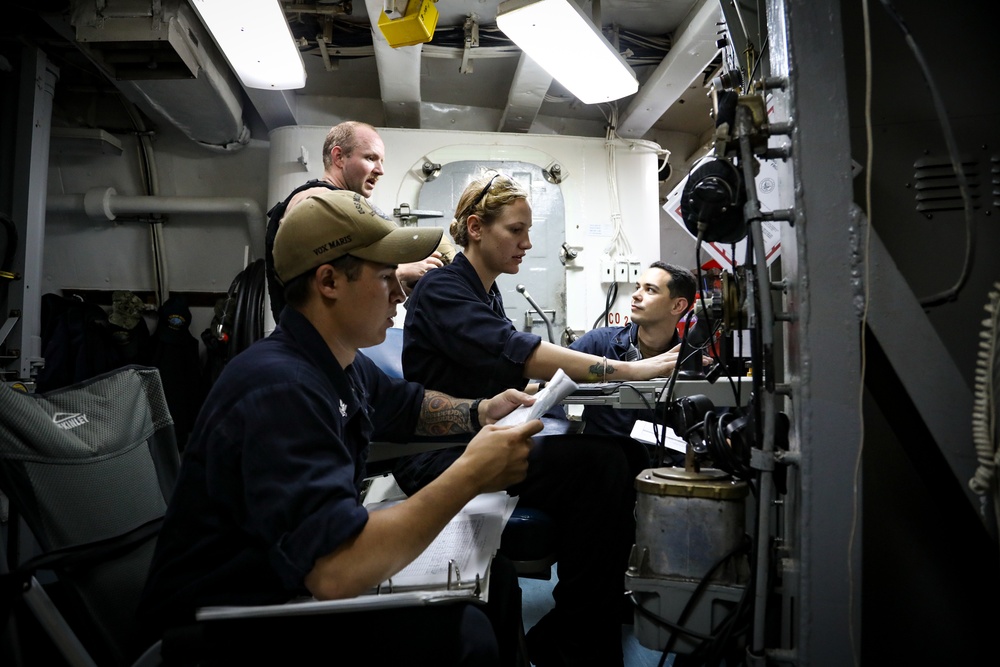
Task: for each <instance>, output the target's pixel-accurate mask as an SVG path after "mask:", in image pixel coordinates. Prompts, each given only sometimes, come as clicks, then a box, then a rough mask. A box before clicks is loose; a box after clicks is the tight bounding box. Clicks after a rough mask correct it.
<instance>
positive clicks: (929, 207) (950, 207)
mask: <svg viewBox="0 0 1000 667" xmlns="http://www.w3.org/2000/svg"><path fill="white" fill-rule="evenodd" d="M959 159H960V160H961V162H960V163H959V164H960V166H961V168H962V173H963V174H964V175H965V180H966V182H967V183H968V186H969V196H970V197H971V198H972V207H973V208H974V209H975V208H979V205H978V200H979V183H980V174H979V165H978V163H977V162H976V160H975V159H974V158H972V157H970V156H968V155H963V156H960V158H959ZM913 168H914V169H915V173H914V180H915V182H916V186H915V187H916V191H917V197H916V198H917V212H918V213H922V214H924V215H930V214H932V213H936V212H940V211H961V210H964V209H965V205H964V203H963V202H962V190H961V188H960V187H959V186H958V177H957V176H956V175H955V170H954V168H953V167H952V165H951V159H950V158H948V156H947V155H945V156H928V157H924V158H921V159H919V160H917V161H916V162H915V163H914V164H913ZM995 180H996V178H994V181H995Z"/></svg>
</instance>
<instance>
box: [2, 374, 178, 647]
mask: <svg viewBox="0 0 1000 667" xmlns="http://www.w3.org/2000/svg"><path fill="white" fill-rule="evenodd" d="M178 467H179V455H178V452H177V445H176V440H175V437H174V432H173V421H172V420H171V418H170V413H169V411H168V409H167V403H166V399H165V397H164V394H163V387H162V384H161V382H160V376H159V373H158V371H157V370H156V369H154V368H145V367H140V366H126V367H123V368H120V369H117V370H115V371H112V372H110V373H106V374H104V375H100V376H97V377H95V378H93V379H91V380H88V381H85V382H82V383H80V384H76V385H73V386H70V387H66V388H64V389H58V390H54V391H51V392H48V393H45V394H25V393H23V392H18V391H15V390H13V389H11V388H9V387H5V386H0V489H2V490H3V491H4V492H5V493H6V494H7V495H8V496H9V498H10V501H11V504H12V506H14V507H15V508H16V509H17V510H18V511H19V512H20V514H21V515H22V516H23V517H24V520H25V522H26V523H27V525H28V527H29V528H30V530H31V531H32V533H33V534H34V536H35V539H36V540H37V542H38V544H39V545H40V547H41V548H42V550H43V551H44V552H46V553H49V552H58V551H63V550H65V551H67V552H75V554H76V555H79V554H80V553H84V554H86V553H87V552H88V550H89V552H90V553H92V554H96V555H97V560H98V562H96V563H86V562H81V561H80V560H79V559H77V560H76V561H74V564H73V565H72V566H65V563H64V566H63V567H59V566H56V567H53V568H52V569H53V570H54V571H55V572H56V573H57V575H58V576H59V579H60V581H62V582H64V583H66V584H68V585H69V587H70V588H71V589H72V590H73V591H74V592H75V593H76V594H77V596H78V597H79V598H80V601H81V603H82V605H83V607H84V610H85V613H86V614H87V615H88V616H89V617H90V618H91V619H92V620H93V621H94V624H95V626H96V628H97V631H98V632H99V633H100V635H101V636H102V639H103V640H104V641H105V643H106V644H107V645H108V648H109V650H110V651H111V652H112V653H114V654H117V658H118V659H117V660H116V662H120V663H125V662H128V661H129V660H130V659H131V658H134V657H135V652H136V651H137V650H138V649H140V648H141V646H139V645H138V644H134V643H133V642H136V640H137V639H138V638H139V637H140V636H141V633H140V632H139V631H138V627H137V626H136V624H135V610H136V608H137V605H138V599H139V595H140V594H141V592H142V588H143V586H144V584H145V580H146V575H147V570H148V567H149V562H150V560H151V559H152V552H153V547H154V543H155V540H153V539H148V538H143V539H142V540H140V541H139V542H140V543H139V544H138V545H132V544H128V542H129V539H128V536H129V535H133V534H136V532H137V530H138V531H140V532H145V533H149V534H151V535H155V530H154V531H152V533H150V532H149V531H148V530H146V528H148V527H149V525H150V524H153V523H155V522H157V521H158V520H160V519H162V517H163V514H164V512H165V511H166V507H167V501H168V499H169V496H170V492H171V490H172V489H173V485H174V481H175V480H176V476H177V470H178ZM154 528H155V526H154ZM122 536H126V542H125V544H126V546H125V547H124V548H117V549H114V550H113V551H112V552H110V553H109V552H108V551H107V549H106V547H107V546H108V545H109V544H111V545H115V544H119V543H120V540H121V539H122ZM131 541H133V542H134V541H135V540H131ZM95 544H96V545H99V546H101V547H105V548H104V549H95ZM122 552H124V553H122ZM15 566H16V564H14V563H11V567H12V568H13V567H15Z"/></svg>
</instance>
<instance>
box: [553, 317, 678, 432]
mask: <svg viewBox="0 0 1000 667" xmlns="http://www.w3.org/2000/svg"><path fill="white" fill-rule="evenodd" d="M638 335H639V325H638V324H635V323H634V322H633V323H631V324H627V325H625V326H624V327H601V328H598V329H591V330H590V331H588V332H587V333H585V334H583V335H582V336H580V337H579V338H577V339H576V340H575V341H573V342H572V343H571V344H570V346H569V347H570V349H571V350H578V351H580V352H586V353H588V354H596V355H597V356H599V357H607V358H608V359H613V360H615V361H623V360H624V359H625V354H626V353H627V352H628V349H629V346H630V345H635V346H636V347H638V345H639V342H638ZM679 342H680V341H679V338H678V336H677V332H676V331H675V332H674V337H673V338H672V339H671V340H670V345H669V346H668V348H672V347H674V346H675V345H677V344H678V343H679ZM636 420H642V421H648V422H653V421H657V420H656V419H655V416H654V411H653V410H642V409H636V410H626V409H618V408H613V407H610V406H605V405H588V406H586V407H585V408H584V409H583V422H584V424H583V432H584V433H586V434H593V435H624V436H626V437H628V436H629V434H630V433H632V427H633V426H634V425H635V422H636ZM660 421H662V420H660Z"/></svg>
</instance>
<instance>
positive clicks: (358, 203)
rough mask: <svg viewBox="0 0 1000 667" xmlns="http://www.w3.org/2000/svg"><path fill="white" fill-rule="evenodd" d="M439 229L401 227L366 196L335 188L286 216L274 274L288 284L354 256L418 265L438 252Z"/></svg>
mask: <svg viewBox="0 0 1000 667" xmlns="http://www.w3.org/2000/svg"><path fill="white" fill-rule="evenodd" d="M443 233H444V230H442V229H441V228H439V227H399V226H397V225H396V223H394V222H393V221H392V220H389V219H387V218H384V217H382V215H380V214H379V213H378V212H377V211H375V209H373V208H372V207H371V205H370V204H369V203H368V200H366V199H365V198H364V197H362V196H361V195H359V194H357V193H356V192H352V191H350V190H330V191H329V192H324V193H322V194H316V195H312V196H310V197H306V198H305V199H303V200H302V201H301V202H299V203H298V204H296V205H295V207H294V208H293V209H292V210H291V211H289V212H288V213H286V214H285V217H284V218H282V220H281V224H280V225H279V226H278V232H277V234H275V237H274V251H273V254H274V270H275V273H277V274H278V278H279V279H280V280H281V282H282V283H287V282H288V281H290V280H291V279H292V278H295V277H297V276H300V275H302V274H303V273H305V272H306V271H309V270H310V269H315V268H316V267H317V266H319V265H321V264H326V263H327V262H330V261H333V260H335V259H337V258H338V257H343V256H344V255H352V256H354V257H357V258H359V259H365V260H368V261H371V262H378V263H379V264H406V263H408V262H417V261H420V260H422V259H424V258H426V257H427V256H429V255H430V254H431V253H432V252H434V250H435V248H437V246H438V243H440V242H441V235H442V234H443Z"/></svg>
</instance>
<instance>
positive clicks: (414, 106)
mask: <svg viewBox="0 0 1000 667" xmlns="http://www.w3.org/2000/svg"><path fill="white" fill-rule="evenodd" d="M382 5H383V2H382V0H365V7H366V8H367V10H368V20H369V22H370V23H371V26H372V44H373V45H374V47H375V64H376V67H377V68H378V82H379V87H380V89H381V93H382V109H383V113H384V114H385V125H386V127H408V128H418V127H420V52H421V49H422V45H421V44H416V45H414V46H400V47H397V48H393V47H391V46H389V43H388V42H387V41H386V39H385V36H384V35H382V30H381V29H380V28H379V27H378V18H379V16H380V15H381V14H382Z"/></svg>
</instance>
